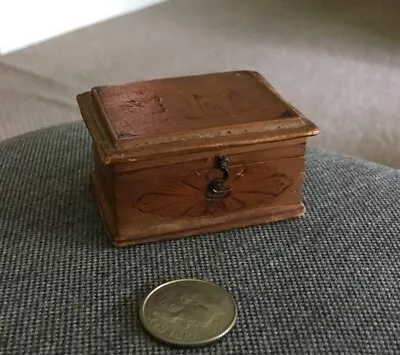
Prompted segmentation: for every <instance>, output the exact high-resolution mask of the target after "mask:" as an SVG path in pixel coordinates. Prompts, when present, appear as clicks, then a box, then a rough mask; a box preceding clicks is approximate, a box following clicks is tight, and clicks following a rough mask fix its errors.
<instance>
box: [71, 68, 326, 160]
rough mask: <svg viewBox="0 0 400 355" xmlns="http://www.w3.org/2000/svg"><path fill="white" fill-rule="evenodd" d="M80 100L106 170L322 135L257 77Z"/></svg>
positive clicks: (191, 81) (149, 85)
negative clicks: (112, 165)
mask: <svg viewBox="0 0 400 355" xmlns="http://www.w3.org/2000/svg"><path fill="white" fill-rule="evenodd" d="M77 100H78V103H79V106H80V108H81V112H82V116H83V119H84V121H85V123H86V125H87V127H88V129H89V131H90V134H91V135H92V138H93V142H94V144H95V146H96V148H97V151H98V152H99V155H100V157H101V159H102V160H103V162H104V163H106V164H109V163H114V162H119V163H123V162H133V161H138V160H146V159H151V158H159V157H163V156H173V155H181V154H188V153H193V152H200V151H207V150H208V151H209V150H212V149H218V148H222V147H240V146H248V145H252V144H260V143H266V142H271V141H279V140H287V139H293V138H296V137H306V136H311V135H315V134H317V133H318V128H317V127H316V126H315V125H314V124H313V123H312V122H310V121H309V120H308V119H306V118H305V117H304V116H303V115H302V114H301V113H300V112H299V111H298V110H296V109H295V108H294V107H293V106H292V105H290V104H289V103H288V102H286V101H285V100H284V99H283V98H282V97H281V96H280V95H279V94H278V93H277V92H276V91H275V90H274V89H273V88H272V86H271V85H270V84H269V83H268V82H267V81H266V80H265V79H264V78H263V77H262V76H261V75H260V74H258V73H257V72H253V71H234V72H223V73H214V74H203V75H194V76H186V77H177V78H167V79H158V80H150V81H142V82H136V83H129V84H123V85H109V86H98V87H95V88H93V89H92V90H91V91H89V92H86V93H83V94H80V95H78V97H77Z"/></svg>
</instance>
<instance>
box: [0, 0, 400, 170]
mask: <svg viewBox="0 0 400 355" xmlns="http://www.w3.org/2000/svg"><path fill="white" fill-rule="evenodd" d="M77 11H79V10H78V9H77ZM399 12H400V2H399V1H398V0H379V1H376V0H351V1H348V0H324V1H321V0H303V1H298V0H279V1H278V0H252V1H243V0H201V1H200V0H171V1H168V2H166V3H163V4H160V5H157V6H154V7H151V8H148V9H145V10H143V11H140V12H136V13H132V14H128V15H126V16H122V17H119V18H115V19H112V20H110V21H106V22H103V23H99V24H96V25H94V26H90V27H88V28H84V29H81V30H78V31H75V32H72V33H69V34H67V35H64V36H61V37H58V38H54V39H52V40H49V41H46V42H44V43H41V44H38V45H34V46H31V47H29V48H26V49H23V50H21V51H18V52H15V53H11V54H9V55H6V56H4V57H1V58H0V61H1V62H3V63H6V64H8V65H9V66H13V67H14V68H16V69H21V70H23V71H24V73H27V72H29V73H33V74H34V76H35V78H34V77H32V78H30V79H29V80H28V81H27V84H26V87H25V88H23V90H24V92H26V91H27V90H28V88H30V87H32V84H31V83H30V80H32V81H34V82H35V83H36V82H37V81H38V80H39V81H40V85H39V84H38V85H36V88H35V89H31V91H30V92H31V96H28V97H27V96H24V97H20V91H17V92H16V94H18V96H16V95H14V96H12V97H10V94H9V93H8V94H7V96H3V97H2V92H1V88H2V87H4V86H6V87H7V85H8V80H11V81H10V83H14V79H12V78H10V79H8V78H4V79H3V77H2V74H1V64H0V124H1V125H2V126H6V127H7V131H6V132H4V134H3V135H2V132H1V130H0V138H1V137H2V136H7V137H10V136H11V135H16V134H19V133H23V132H27V131H29V130H31V129H33V128H39V127H45V126H48V125H51V124H55V123H58V122H60V121H62V122H67V121H72V120H76V119H77V118H78V117H79V112H78V110H77V107H76V105H75V102H74V96H75V94H76V93H78V92H80V91H84V90H87V89H88V88H90V87H91V86H95V85H103V84H109V83H120V82H126V81H133V80H142V79H151V78H159V77H165V76H173V75H187V74H196V73H204V72H210V71H224V70H234V69H252V70H258V71H259V72H260V73H262V74H263V75H265V76H266V77H267V78H268V79H269V80H270V81H271V83H272V84H273V85H274V86H275V87H276V88H277V89H278V91H279V92H280V93H282V95H283V96H284V97H285V98H287V99H288V100H289V101H290V102H292V103H293V104H294V105H295V106H297V107H298V108H299V109H300V111H303V112H304V114H305V115H307V116H308V117H310V119H311V120H312V121H314V122H315V123H316V124H317V125H318V126H319V127H320V128H321V134H320V135H319V136H318V137H315V139H314V140H313V144H315V145H316V146H319V147H323V148H328V149H331V150H335V151H339V152H344V153H346V154H351V155H357V156H360V157H363V158H366V159H368V160H373V161H377V162H381V163H383V164H387V165H390V166H394V167H398V168H400V154H398V152H399V151H400V124H399V119H400V100H399V94H398V93H399V92H400V21H399V15H398V14H399ZM43 78H45V79H46V78H47V79H51V80H52V81H53V82H57V83H60V84H59V85H61V84H62V88H61V87H59V86H57V87H55V88H54V94H53V93H51V92H50V93H48V91H45V92H44V90H47V89H46V88H47V84H46V85H45V83H44V82H43V80H42V79H43ZM51 87H52V88H53V87H54V85H52V86H51ZM18 90H20V89H18ZM65 92H66V93H65ZM38 94H40V95H41V96H42V98H43V96H46V99H45V100H40V101H39V100H36V99H35V95H38ZM44 94H46V95H44ZM10 100H11V101H10ZM14 102H15V103H14ZM57 102H58V103H59V104H58V103H57ZM61 103H62V105H63V106H61V105H60V104H61Z"/></svg>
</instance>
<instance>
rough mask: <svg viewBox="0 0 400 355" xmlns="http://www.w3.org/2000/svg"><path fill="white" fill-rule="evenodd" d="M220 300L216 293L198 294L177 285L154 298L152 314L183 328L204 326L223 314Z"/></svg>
mask: <svg viewBox="0 0 400 355" xmlns="http://www.w3.org/2000/svg"><path fill="white" fill-rule="evenodd" d="M220 301H221V298H220V297H218V295H215V294H207V295H205V294H200V293H197V292H196V291H194V290H191V289H188V288H185V287H179V288H176V289H171V290H169V292H165V293H163V295H162V297H160V298H159V299H158V300H156V302H155V304H154V306H155V309H154V311H153V315H156V316H157V317H159V318H162V319H164V320H165V321H167V322H170V323H174V324H175V325H177V326H178V327H179V328H183V329H188V328H193V327H200V328H206V327H208V326H209V325H210V324H211V323H212V322H213V321H214V319H216V318H218V317H219V316H222V315H224V314H225V312H224V310H223V309H222V308H221V306H220Z"/></svg>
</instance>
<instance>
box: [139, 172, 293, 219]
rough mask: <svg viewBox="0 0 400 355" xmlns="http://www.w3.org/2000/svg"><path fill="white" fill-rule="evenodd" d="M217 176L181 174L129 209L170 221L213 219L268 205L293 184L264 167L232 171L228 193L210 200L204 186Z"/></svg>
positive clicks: (218, 174)
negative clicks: (203, 217) (225, 214)
mask: <svg viewBox="0 0 400 355" xmlns="http://www.w3.org/2000/svg"><path fill="white" fill-rule="evenodd" d="M219 176H220V172H219V171H218V170H212V171H210V172H209V173H208V174H204V173H203V174H201V173H192V174H189V175H185V176H183V177H182V179H181V180H179V181H174V182H171V183H167V184H164V185H162V184H161V185H160V186H159V187H157V188H155V189H154V190H153V191H150V192H148V193H145V194H144V195H142V196H141V197H139V198H138V199H137V200H136V201H135V202H134V204H133V207H134V208H136V209H138V210H139V211H140V212H142V213H146V214H156V215H159V216H162V217H171V218H177V217H200V216H205V215H212V216H216V215H219V214H222V213H226V212H235V211H239V210H241V209H244V208H247V207H256V206H259V205H262V204H268V203H269V202H271V201H272V200H273V199H274V198H276V197H277V196H279V195H281V194H282V193H284V192H285V191H286V190H287V189H288V188H289V187H290V186H291V185H292V184H293V181H292V180H291V179H289V178H288V177H287V176H286V175H284V174H279V173H276V172H273V171H270V170H269V169H268V168H266V167H265V166H253V167H244V168H232V170H231V176H230V178H229V179H228V180H227V181H226V186H227V187H229V188H230V192H229V193H228V194H227V195H224V196H223V197H213V196H212V195H210V193H209V192H208V189H207V187H208V183H209V182H210V181H211V180H212V179H215V178H217V177H219Z"/></svg>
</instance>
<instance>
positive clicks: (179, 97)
mask: <svg viewBox="0 0 400 355" xmlns="http://www.w3.org/2000/svg"><path fill="white" fill-rule="evenodd" d="M78 103H79V106H80V108H81V112H82V117H83V119H84V121H85V123H86V125H87V127H88V130H89V132H90V134H91V136H92V140H93V151H94V162H95V164H94V166H95V168H94V171H93V173H92V175H91V181H92V187H93V192H94V195H95V198H96V200H97V204H98V206H99V209H100V214H101V216H102V219H103V222H104V224H105V226H106V229H107V230H108V232H109V234H110V236H111V240H112V242H113V244H114V245H117V246H122V245H129V244H139V243H146V242H152V241H156V240H166V239H174V238H180V237H184V236H191V235H198V234H204V233H209V232H217V231H222V230H227V229H231V228H237V227H243V226H248V225H252V224H257V223H266V222H272V221H277V220H281V219H286V218H292V217H298V216H300V215H301V214H302V213H303V212H304V206H303V205H302V203H301V200H302V189H303V177H304V161H305V157H304V154H305V145H306V139H307V137H308V136H310V135H314V134H316V133H317V131H318V129H317V128H316V127H315V125H313V124H312V123H311V122H310V121H308V120H307V119H306V118H305V117H304V116H302V114H301V113H300V112H299V111H297V110H296V109H295V108H294V107H292V106H291V105H290V104H288V103H287V102H285V101H284V100H283V99H282V98H281V97H280V96H279V94H277V93H276V92H275V90H274V89H273V88H272V87H271V86H270V84H269V83H267V82H266V81H265V80H264V79H263V78H262V77H260V75H259V74H257V73H254V72H249V71H240V72H230V73H218V74H208V75H200V76H192V77H182V78H168V79H162V80H153V81H148V82H140V83H132V84H125V85H117V86H105V87H96V88H93V89H92V91H91V92H87V93H84V94H81V95H78ZM222 158H223V159H222ZM218 162H220V163H221V162H223V165H219V164H220V163H218Z"/></svg>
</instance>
